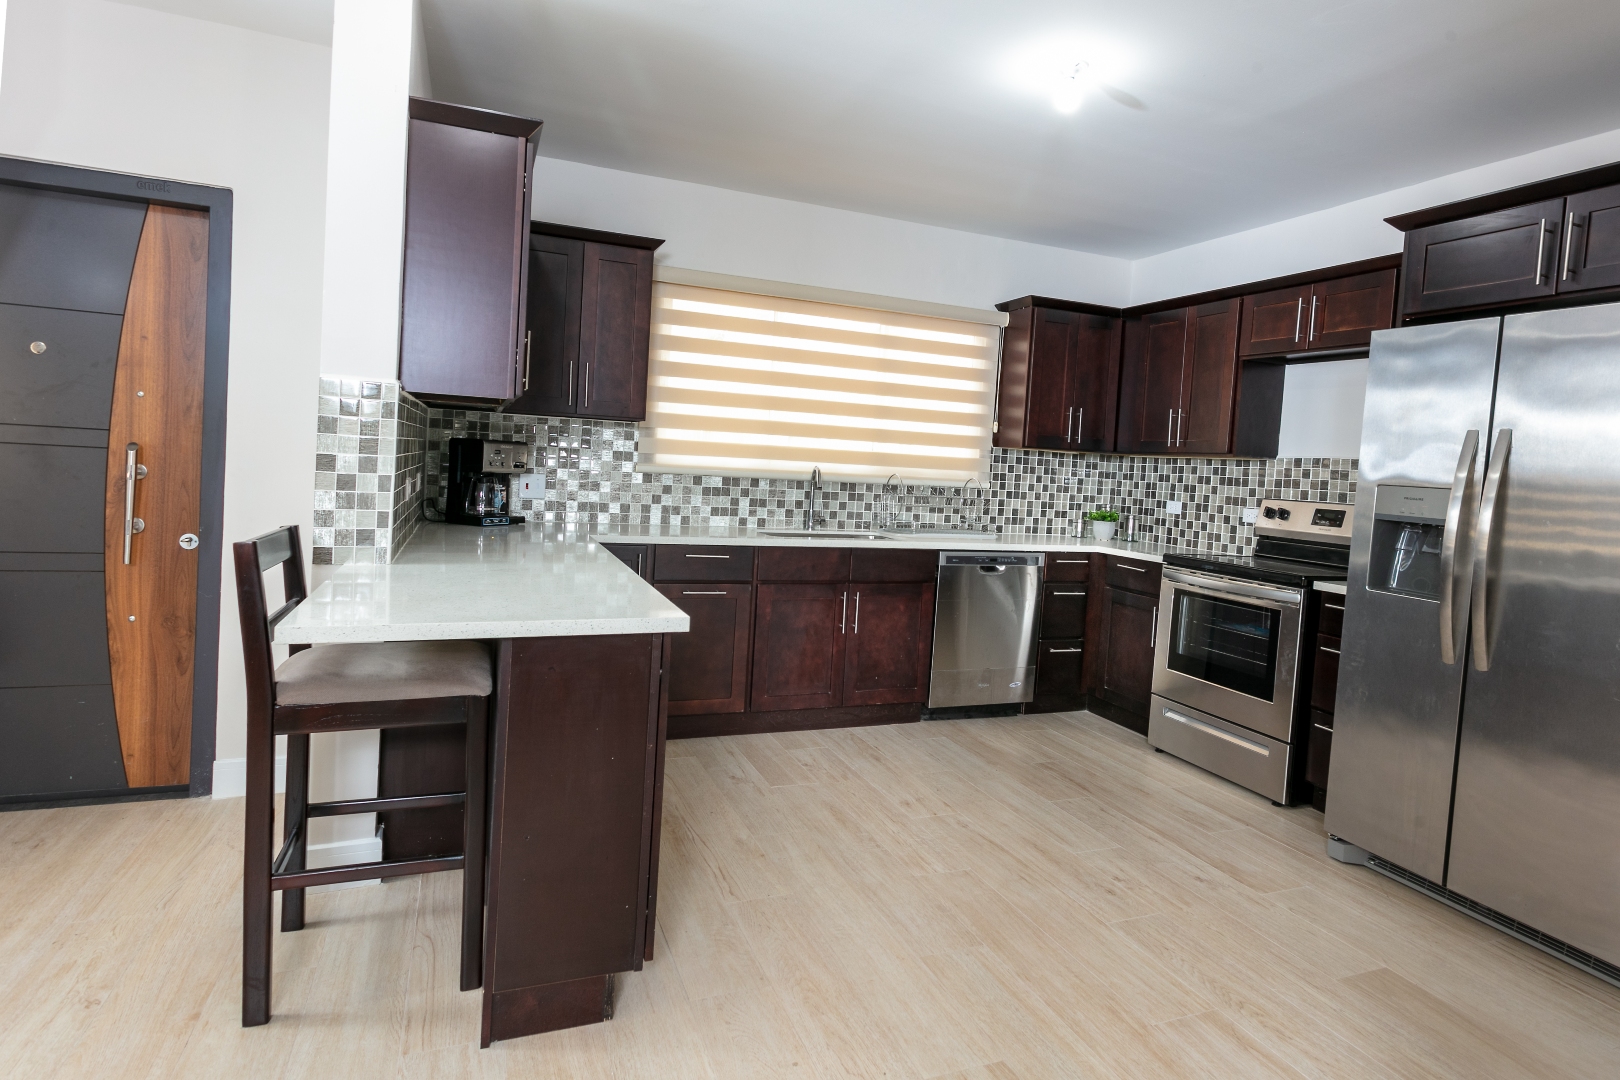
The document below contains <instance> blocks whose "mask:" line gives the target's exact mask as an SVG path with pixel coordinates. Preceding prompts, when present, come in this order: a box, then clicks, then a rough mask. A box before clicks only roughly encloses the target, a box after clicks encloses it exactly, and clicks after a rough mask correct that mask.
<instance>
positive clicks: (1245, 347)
mask: <svg viewBox="0 0 1620 1080" xmlns="http://www.w3.org/2000/svg"><path fill="white" fill-rule="evenodd" d="M1310 302H1311V287H1310V286H1309V285H1299V286H1295V287H1294V288H1292V289H1278V290H1277V291H1276V292H1268V293H1257V294H1256V295H1254V296H1245V297H1244V298H1243V329H1242V332H1241V333H1240V334H1239V335H1238V355H1239V356H1276V355H1278V354H1279V353H1291V352H1299V351H1300V350H1302V349H1305V348H1308V346H1307V345H1306V343H1305V336H1306V334H1307V332H1308V330H1309V327H1308V325H1307V324H1306V322H1305V309H1306V308H1307V307H1309V306H1310Z"/></svg>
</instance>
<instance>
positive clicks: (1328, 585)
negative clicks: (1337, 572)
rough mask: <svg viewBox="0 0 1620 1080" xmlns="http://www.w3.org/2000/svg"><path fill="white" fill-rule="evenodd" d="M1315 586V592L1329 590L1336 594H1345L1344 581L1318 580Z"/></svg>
mask: <svg viewBox="0 0 1620 1080" xmlns="http://www.w3.org/2000/svg"><path fill="white" fill-rule="evenodd" d="M1315 588H1316V591H1317V592H1330V593H1334V594H1336V595H1338V596H1343V595H1344V594H1345V587H1344V582H1342V581H1318V582H1317V583H1316V585H1315Z"/></svg>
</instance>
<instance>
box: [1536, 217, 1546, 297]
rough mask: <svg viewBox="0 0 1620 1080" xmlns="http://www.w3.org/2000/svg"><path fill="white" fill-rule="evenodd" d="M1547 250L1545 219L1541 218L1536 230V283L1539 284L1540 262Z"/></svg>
mask: <svg viewBox="0 0 1620 1080" xmlns="http://www.w3.org/2000/svg"><path fill="white" fill-rule="evenodd" d="M1546 251H1547V219H1546V218H1542V219H1541V225H1540V226H1539V227H1538V228H1537V230H1536V284H1537V285H1540V284H1541V264H1542V262H1543V261H1544V258H1543V257H1544V256H1545V254H1546Z"/></svg>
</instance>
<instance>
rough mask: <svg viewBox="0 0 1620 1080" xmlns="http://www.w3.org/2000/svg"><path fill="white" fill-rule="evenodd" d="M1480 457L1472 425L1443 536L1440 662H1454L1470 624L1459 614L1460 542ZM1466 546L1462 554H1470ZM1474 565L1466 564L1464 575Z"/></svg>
mask: <svg viewBox="0 0 1620 1080" xmlns="http://www.w3.org/2000/svg"><path fill="white" fill-rule="evenodd" d="M1478 457H1479V431H1478V429H1470V430H1469V432H1468V434H1466V435H1464V436H1463V444H1462V453H1461V454H1459V455H1458V456H1457V472H1456V475H1455V476H1453V477H1452V480H1451V498H1450V499H1448V500H1447V502H1446V530H1445V533H1444V534H1443V535H1442V537H1441V540H1440V662H1441V663H1443V664H1455V663H1456V662H1457V653H1458V651H1459V649H1458V647H1459V646H1460V645H1461V644H1462V642H1461V641H1459V640H1458V636H1459V633H1461V634H1462V635H1464V640H1466V634H1467V625H1466V624H1459V623H1460V620H1459V619H1458V618H1457V615H1458V612H1457V601H1458V600H1460V599H1461V597H1459V596H1458V595H1457V593H1458V591H1459V590H1458V589H1457V542H1458V540H1459V539H1460V535H1459V534H1460V533H1461V532H1462V516H1463V500H1464V499H1465V498H1467V495H1468V489H1469V488H1470V487H1472V486H1473V483H1474V462H1475V461H1476V460H1477V459H1478ZM1468 555H1469V552H1468V550H1467V549H1466V548H1465V549H1464V552H1463V558H1464V559H1465V560H1466V559H1467V558H1468ZM1470 569H1471V568H1470V567H1468V566H1466V565H1465V566H1464V567H1463V573H1464V575H1467V573H1468V571H1469V570H1470Z"/></svg>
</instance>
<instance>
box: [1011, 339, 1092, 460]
mask: <svg viewBox="0 0 1620 1080" xmlns="http://www.w3.org/2000/svg"><path fill="white" fill-rule="evenodd" d="M1079 325H1080V316H1079V315H1077V314H1075V313H1074V312H1072V311H1059V310H1055V309H1052V308H1036V309H1035V322H1034V327H1033V329H1032V333H1031V337H1030V351H1029V398H1028V400H1027V401H1026V403H1025V420H1024V445H1025V446H1026V447H1029V448H1031V449H1034V448H1039V449H1042V450H1068V449H1070V448H1071V447H1072V446H1073V445H1074V442H1073V438H1072V436H1073V435H1074V412H1073V409H1074V402H1073V401H1072V400H1071V399H1070V397H1069V360H1070V357H1071V356H1072V355H1073V353H1074V347H1075V332H1076V331H1077V330H1078V329H1079Z"/></svg>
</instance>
